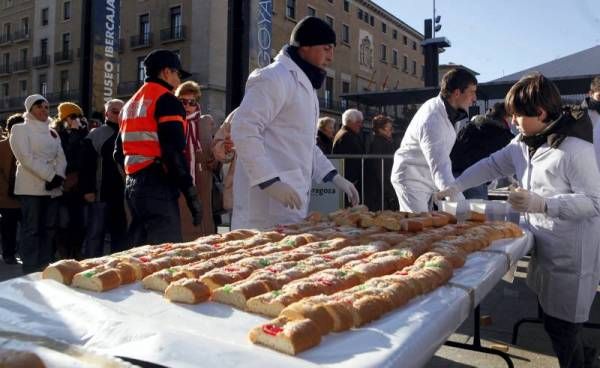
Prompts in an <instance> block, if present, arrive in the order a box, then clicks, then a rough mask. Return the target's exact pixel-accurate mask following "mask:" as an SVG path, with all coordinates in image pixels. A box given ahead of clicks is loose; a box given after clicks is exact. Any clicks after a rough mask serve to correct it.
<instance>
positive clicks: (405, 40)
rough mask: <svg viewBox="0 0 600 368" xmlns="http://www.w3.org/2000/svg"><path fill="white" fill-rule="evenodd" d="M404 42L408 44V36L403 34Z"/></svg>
mask: <svg viewBox="0 0 600 368" xmlns="http://www.w3.org/2000/svg"><path fill="white" fill-rule="evenodd" d="M402 42H403V43H404V44H405V45H408V37H406V36H402Z"/></svg>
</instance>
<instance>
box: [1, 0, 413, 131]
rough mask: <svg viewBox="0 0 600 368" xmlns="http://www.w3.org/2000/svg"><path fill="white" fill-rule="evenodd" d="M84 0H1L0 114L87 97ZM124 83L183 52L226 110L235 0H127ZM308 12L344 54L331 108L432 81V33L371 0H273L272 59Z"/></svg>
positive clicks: (325, 103) (326, 95)
mask: <svg viewBox="0 0 600 368" xmlns="http://www.w3.org/2000/svg"><path fill="white" fill-rule="evenodd" d="M81 4H82V1H81V0H0V27H1V28H0V120H2V119H4V118H6V117H7V116H8V115H9V114H10V113H13V112H18V111H22V109H23V108H22V106H23V99H24V97H26V96H27V95H29V94H32V93H42V94H44V95H46V96H47V97H48V99H49V101H50V103H51V106H56V105H57V104H58V103H59V102H61V101H67V100H70V101H75V102H78V101H79V99H80V93H79V90H78V89H79V84H80V76H81V55H80V54H81V51H80V48H81V35H82V8H81ZM120 4H121V12H120V19H121V30H120V36H119V59H120V69H119V76H120V78H119V79H120V81H119V85H118V88H117V96H118V97H120V98H123V99H127V98H128V97H130V96H131V94H132V93H133V92H134V91H135V90H136V89H137V88H138V87H139V86H140V85H141V83H142V82H143V79H144V70H143V65H142V61H143V59H144V57H145V55H146V54H147V53H148V52H149V51H151V50H152V49H155V48H166V49H169V50H172V51H175V52H176V53H177V54H178V55H179V56H180V58H181V61H182V65H183V66H184V68H186V69H187V70H190V71H191V72H192V73H193V77H192V79H193V80H195V81H197V82H198V83H200V84H201V85H202V86H203V91H202V93H203V96H202V110H203V113H209V114H212V115H213V116H214V117H215V118H216V120H217V122H219V121H222V119H224V117H225V113H226V112H225V97H226V88H225V86H226V66H227V62H226V61H227V12H228V1H227V0H135V1H133V0H121V2H120ZM307 15H314V16H318V17H321V18H322V19H324V20H326V21H327V22H329V23H330V24H331V25H332V26H333V28H334V30H335V31H336V34H337V38H338V41H337V47H336V51H335V61H334V62H333V64H332V65H331V66H330V67H329V68H328V70H327V79H326V81H325V83H324V86H323V87H322V88H321V90H320V91H319V97H320V101H321V108H322V110H323V112H324V113H325V114H328V115H333V116H339V115H340V114H341V112H343V110H344V109H345V108H346V106H345V105H344V104H343V103H342V102H341V99H340V98H339V96H340V95H342V94H344V93H352V92H361V91H377V90H386V89H387V90H391V89H404V88H415V87H422V86H423V79H422V77H423V63H424V59H423V54H422V50H421V47H420V43H421V41H422V40H423V35H422V34H421V33H419V32H418V31H416V30H415V29H413V28H411V27H410V26H408V25H407V24H406V23H404V22H402V21H401V20H400V19H398V18H396V17H395V16H393V15H392V14H390V13H389V12H387V11H386V10H385V9H383V8H381V7H380V6H378V5H376V4H375V3H373V2H372V1H368V0H352V1H350V0H273V14H272V36H271V45H272V50H271V56H272V57H275V55H276V54H277V53H278V52H279V50H280V49H281V47H282V46H283V45H285V44H286V43H287V42H288V40H289V35H290V33H291V31H292V29H293V27H294V26H295V25H296V23H297V22H298V21H299V20H300V19H302V18H304V17H305V16H307Z"/></svg>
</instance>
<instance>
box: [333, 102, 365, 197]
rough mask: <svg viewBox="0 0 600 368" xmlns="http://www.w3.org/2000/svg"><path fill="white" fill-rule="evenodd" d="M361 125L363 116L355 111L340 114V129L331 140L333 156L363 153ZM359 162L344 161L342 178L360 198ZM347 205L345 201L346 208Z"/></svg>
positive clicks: (355, 160) (354, 160)
mask: <svg viewBox="0 0 600 368" xmlns="http://www.w3.org/2000/svg"><path fill="white" fill-rule="evenodd" d="M362 123H363V114H362V113H361V112H360V111H358V110H356V109H348V110H346V111H344V113H343V114H342V129H340V130H339V131H338V132H337V134H336V135H335V138H334V139H333V149H332V153H333V154H338V155H339V154H341V155H348V154H351V155H362V154H364V153H365V145H364V142H363V139H362V137H361V135H360V130H361V128H362ZM361 174H362V170H361V160H360V159H346V160H345V163H344V176H345V177H346V179H348V180H349V181H350V182H351V183H352V184H354V186H355V187H356V189H357V190H358V193H360V194H361V198H362V197H363V196H362V190H361V189H362V181H361V176H362V175H361ZM348 205H349V202H348V200H346V206H348Z"/></svg>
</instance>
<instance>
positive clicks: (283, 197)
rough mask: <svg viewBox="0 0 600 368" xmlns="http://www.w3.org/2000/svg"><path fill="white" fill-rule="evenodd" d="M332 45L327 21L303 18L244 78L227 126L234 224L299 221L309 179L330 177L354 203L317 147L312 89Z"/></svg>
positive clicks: (345, 183)
mask: <svg viewBox="0 0 600 368" xmlns="http://www.w3.org/2000/svg"><path fill="white" fill-rule="evenodd" d="M335 42H336V37H335V32H334V31H333V29H331V27H330V26H329V25H328V24H327V23H326V22H325V21H323V20H322V19H319V18H316V17H306V18H304V19H302V20H301V21H300V22H298V24H297V25H296V26H295V27H294V30H293V31H292V34H291V37H290V45H286V46H285V47H284V48H283V49H282V50H281V52H280V53H279V54H278V55H277V57H276V58H275V61H274V62H273V63H271V64H269V65H268V66H266V67H265V68H262V69H258V70H255V71H254V72H252V74H251V75H250V77H249V78H248V81H247V83H246V93H245V95H244V99H243V100H242V103H241V105H240V107H239V109H238V110H237V112H236V114H235V117H234V118H233V121H232V123H231V134H232V138H233V142H234V144H235V147H236V152H237V160H238V167H237V168H236V170H235V176H234V179H233V187H234V193H235V195H234V204H233V214H232V215H233V217H232V222H231V227H232V228H233V229H239V228H257V229H267V228H272V227H274V226H275V225H278V224H290V223H296V222H299V221H301V220H302V219H303V218H304V217H306V215H307V212H308V202H309V199H310V191H311V180H312V181H315V182H324V181H332V182H333V183H334V184H335V185H336V186H337V187H338V188H339V189H340V190H342V191H343V192H344V193H346V195H347V196H348V198H349V200H350V202H351V203H352V204H353V205H354V204H357V203H358V199H359V198H358V192H357V191H356V188H354V185H352V183H350V182H349V181H347V180H346V179H344V178H343V177H342V176H340V175H338V174H337V171H336V170H335V169H334V167H333V165H332V164H331V162H329V160H328V159H327V158H326V157H325V156H324V155H323V153H322V152H321V149H319V147H318V146H317V145H316V136H317V122H318V120H319V100H318V98H317V94H316V89H318V88H320V87H321V84H322V83H323V80H324V79H325V76H326V72H325V70H324V69H325V67H327V66H328V65H329V64H330V63H331V62H332V61H333V49H334V46H335Z"/></svg>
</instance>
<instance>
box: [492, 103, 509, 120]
mask: <svg viewBox="0 0 600 368" xmlns="http://www.w3.org/2000/svg"><path fill="white" fill-rule="evenodd" d="M487 115H488V116H489V117H490V118H492V119H496V120H504V117H505V116H506V115H508V113H507V112H506V105H505V104H504V102H496V103H495V104H494V106H492V108H491V109H490V111H489V112H488V113H487Z"/></svg>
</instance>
